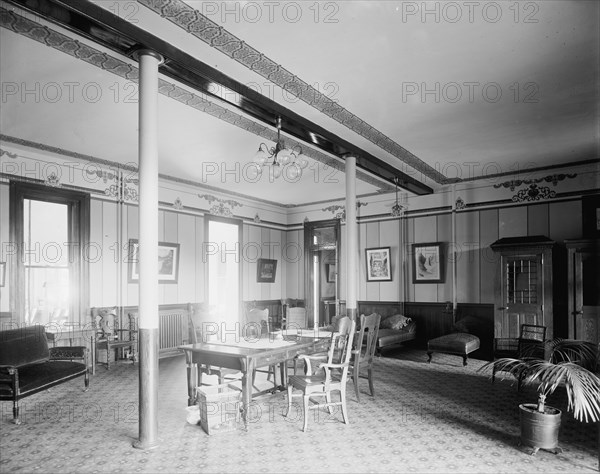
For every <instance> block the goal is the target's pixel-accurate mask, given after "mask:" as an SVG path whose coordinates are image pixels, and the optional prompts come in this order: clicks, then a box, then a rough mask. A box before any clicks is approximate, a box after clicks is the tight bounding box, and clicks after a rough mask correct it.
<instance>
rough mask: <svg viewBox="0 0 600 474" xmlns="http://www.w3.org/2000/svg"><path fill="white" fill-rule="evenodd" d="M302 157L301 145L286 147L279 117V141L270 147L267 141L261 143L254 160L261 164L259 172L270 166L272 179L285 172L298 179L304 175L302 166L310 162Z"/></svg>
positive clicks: (289, 178) (286, 175)
mask: <svg viewBox="0 0 600 474" xmlns="http://www.w3.org/2000/svg"><path fill="white" fill-rule="evenodd" d="M301 157H303V155H302V147H301V146H300V145H294V146H293V147H292V148H286V146H285V142H284V141H283V138H281V117H277V142H276V143H275V146H274V147H270V148H269V147H268V146H267V145H266V144H265V143H261V144H260V146H259V147H258V151H257V152H256V154H255V155H254V162H255V163H256V164H258V165H259V166H258V173H259V174H260V173H262V168H263V167H268V168H269V177H270V178H271V179H277V178H279V177H280V176H281V175H282V173H284V172H285V175H284V178H286V179H287V180H297V179H298V178H300V177H301V176H302V168H304V167H305V166H306V165H307V164H308V162H307V161H306V160H303V159H301Z"/></svg>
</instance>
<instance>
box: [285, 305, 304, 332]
mask: <svg viewBox="0 0 600 474" xmlns="http://www.w3.org/2000/svg"><path fill="white" fill-rule="evenodd" d="M307 327H308V325H307V322H306V308H301V307H299V306H297V307H295V308H288V309H287V314H286V322H285V329H286V330H288V331H294V330H297V329H306V328H307Z"/></svg>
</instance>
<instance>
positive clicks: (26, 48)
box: [0, 0, 599, 205]
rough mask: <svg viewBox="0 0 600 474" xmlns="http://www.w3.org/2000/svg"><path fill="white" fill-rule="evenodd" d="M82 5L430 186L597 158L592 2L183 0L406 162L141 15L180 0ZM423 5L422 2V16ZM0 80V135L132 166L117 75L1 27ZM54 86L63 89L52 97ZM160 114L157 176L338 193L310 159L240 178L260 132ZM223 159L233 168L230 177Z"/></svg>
mask: <svg viewBox="0 0 600 474" xmlns="http://www.w3.org/2000/svg"><path fill="white" fill-rule="evenodd" d="M94 3H97V4H98V5H100V6H102V7H103V8H105V9H106V11H107V12H108V11H111V12H113V13H115V12H116V13H119V15H120V16H121V17H123V18H126V19H128V20H130V21H132V22H133V23H134V24H135V25H136V26H139V27H141V28H143V29H146V30H148V31H150V32H151V33H152V34H154V35H156V36H159V37H161V38H163V39H164V40H166V41H168V42H169V43H170V44H172V45H173V46H175V47H177V48H179V49H181V50H182V51H185V52H187V53H189V54H191V55H193V56H194V57H196V58H197V59H199V60H200V61H202V62H205V63H206V64H208V65H209V66H211V67H214V68H216V69H218V70H219V71H220V72H222V73H224V74H226V75H227V76H229V77H231V78H233V79H235V80H237V81H239V82H240V83H242V84H244V85H246V86H249V87H252V88H254V89H255V90H258V91H259V92H261V93H262V94H264V95H266V96H268V97H269V98H271V99H272V100H274V101H276V102H277V103H278V104H280V105H283V106H284V107H286V108H288V109H290V110H291V111H293V112H295V113H297V114H300V115H302V116H303V117H306V118H307V119H308V120H310V121H312V122H314V123H315V124H317V125H319V126H321V127H323V128H325V129H327V130H329V131H330V132H331V133H333V134H335V135H337V136H339V137H341V138H342V139H344V140H346V141H348V142H350V143H352V144H353V145H355V146H357V147H360V148H362V149H364V150H365V151H367V152H369V153H371V154H372V155H374V156H376V157H377V158H379V159H381V160H383V161H385V162H386V163H389V164H391V165H393V166H395V167H397V168H398V169H400V170H401V171H404V172H406V173H407V174H409V175H410V176H413V177H415V178H417V179H419V180H420V181H422V182H424V183H425V184H427V185H428V186H430V187H432V188H434V189H437V188H439V187H440V186H441V185H442V184H444V183H443V182H436V181H435V180H434V179H432V177H431V176H432V175H428V173H423V172H422V171H423V170H434V171H437V172H440V173H442V174H443V175H444V176H445V177H446V178H461V179H467V178H471V177H473V175H475V176H477V177H480V176H482V175H488V174H491V173H497V172H508V171H517V170H520V169H526V168H532V167H552V166H555V165H559V164H564V163H575V162H578V161H583V160H590V159H597V158H598V135H599V131H598V130H599V128H598V126H599V114H598V104H599V92H598V90H599V89H598V88H599V86H598V84H599V80H598V79H599V66H598V62H599V61H598V60H599V2H596V1H573V0H569V1H544V2H518V3H517V2H450V3H447V2H446V3H444V2H400V1H348V2H200V1H188V2H186V3H187V4H188V5H189V6H191V7H192V8H194V9H196V10H198V11H199V12H204V13H205V17H206V18H208V19H209V20H212V21H213V22H215V23H217V24H219V25H220V26H222V27H223V28H224V29H225V30H227V31H228V32H229V33H231V34H233V35H235V36H236V37H237V38H239V39H241V40H243V41H244V42H245V43H246V44H247V45H249V46H250V47H252V48H254V49H255V50H258V51H260V52H261V53H262V54H264V55H265V56H266V57H267V58H269V59H270V60H271V61H273V62H274V63H277V64H279V65H281V66H282V67H284V68H285V69H287V70H288V71H290V72H291V73H292V74H294V75H295V76H297V77H298V78H299V79H301V80H303V81H305V82H306V83H308V84H310V85H312V86H313V87H314V88H315V89H316V90H317V91H318V92H320V93H321V94H323V95H324V96H326V97H329V98H331V99H334V100H335V101H336V102H337V104H339V105H340V106H342V107H343V108H345V109H346V110H348V111H349V112H351V113H353V114H355V115H356V116H357V117H359V118H360V119H361V120H362V121H364V122H366V124H368V125H370V126H372V127H374V128H375V129H376V130H378V131H379V132H381V133H382V134H383V135H385V136H387V137H389V138H390V139H391V140H392V141H393V142H395V144H396V145H399V146H400V147H402V148H404V149H405V150H408V151H409V152H410V153H412V154H413V155H415V156H416V157H417V158H418V160H420V162H423V163H422V164H419V166H421V169H420V171H416V170H415V169H414V168H413V167H410V166H408V165H407V164H406V163H404V162H403V161H402V160H401V158H402V156H398V154H396V155H397V156H394V154H395V153H393V152H390V151H389V149H388V150H387V151H386V149H384V148H383V147H382V143H381V141H375V142H373V141H370V140H369V139H367V138H365V137H364V136H361V135H360V134H359V133H357V132H356V131H353V130H351V129H350V128H348V127H347V126H345V125H344V124H343V123H341V122H340V121H338V120H335V119H334V118H331V117H329V116H327V115H326V114H324V113H323V112H321V111H319V110H317V108H315V107H313V106H312V105H309V104H307V103H305V102H303V101H301V100H299V99H298V98H296V97H294V96H293V95H291V94H289V93H283V92H282V90H281V88H279V87H277V86H275V85H274V84H273V83H271V82H270V81H268V80H267V79H266V78H264V77H262V76H260V75H259V74H257V73H256V72H254V71H252V70H250V69H249V68H248V67H246V66H245V65H243V64H241V63H240V62H237V61H236V60H234V59H232V58H231V57H229V56H228V55H226V54H224V53H223V52H221V51H219V50H218V49H217V48H215V47H213V46H211V45H209V44H207V43H206V42H204V41H202V40H201V39H200V38H198V37H197V36H194V35H192V34H190V33H188V32H187V31H185V30H184V29H183V28H182V27H181V25H178V24H177V22H176V21H175V20H177V18H168V15H167V16H166V17H163V16H161V15H159V14H158V13H157V12H156V11H155V10H156V9H157V8H158V6H164V5H163V4H167V3H168V4H171V5H175V6H177V4H180V2H179V0H172V1H171V2H166V1H164V2H163V1H161V0H156V1H154V2H150V1H142V2H139V3H133V2H130V1H123V2H115V1H110V2H109V1H97V2H94ZM115 5H119V8H117V7H115ZM148 5H150V6H151V5H154V7H155V9H154V10H153V9H151V8H149V7H148ZM269 5H271V6H270V7H269ZM469 5H471V7H470V8H472V10H471V11H470V10H469ZM2 6H3V7H4V8H6V9H8V10H14V9H15V8H14V6H13V5H10V4H3V5H2ZM179 6H181V5H179ZM226 8H227V10H225V9H226ZM269 8H271V10H269ZM422 8H427V9H428V11H429V12H430V13H428V14H426V15H425V16H422V15H423V13H424V10H422ZM415 9H417V10H415ZM436 9H437V10H436ZM165 11H166V10H163V12H165ZM225 11H227V12H229V13H228V14H226V15H225V16H224V17H223V12H225ZM436 11H437V17H436ZM317 13H318V17H317V16H316V15H317ZM413 13H414V14H413ZM459 13H460V14H461V15H462V16H461V18H460V20H458V21H455V20H456V19H457V15H458V14H459ZM259 14H260V15H261V18H260V20H258V21H254V20H255V19H256V18H257V17H258V15H259ZM270 14H271V15H272V18H269V15H270ZM470 14H472V17H469V15H470ZM298 15H301V17H300V18H299V19H298V20H297V21H295V18H296V17H297V16H298ZM498 15H501V17H499V18H498ZM517 15H518V18H517V17H516V16H517ZM51 27H52V28H53V29H56V30H58V31H62V32H63V33H66V30H63V29H61V28H60V27H58V26H56V25H51ZM68 34H69V35H70V36H73V33H71V32H69V33H68ZM80 40H81V41H82V42H86V41H87V40H85V39H80ZM96 47H97V48H98V49H102V48H101V47H99V46H96ZM107 51H108V50H107ZM111 54H112V55H115V56H117V57H119V58H120V59H125V60H126V61H127V62H129V63H131V64H134V65H135V62H133V61H132V60H129V59H128V58H125V57H122V56H118V55H116V53H114V52H111ZM0 79H1V81H2V83H3V91H4V92H5V94H4V96H3V97H2V104H1V111H0V132H1V133H2V134H3V135H5V136H8V137H15V138H18V139H23V140H30V141H33V142H36V143H41V144H44V145H48V146H53V147H58V148H61V149H64V150H68V151H72V152H76V153H82V154H86V155H91V156H94V157H97V158H100V159H104V160H109V161H113V162H118V163H135V162H137V86H136V85H135V84H134V83H132V82H131V81H127V80H125V79H123V78H121V77H118V76H116V75H114V74H112V73H110V72H107V71H105V70H103V69H101V68H99V67H96V66H93V65H90V64H87V63H85V62H84V61H81V60H79V59H76V58H73V57H72V56H70V55H68V54H65V53H64V52H61V51H59V50H57V49H54V48H52V47H48V46H46V45H45V44H42V43H39V42H36V41H34V40H32V39H30V38H27V37H24V36H22V35H19V34H17V33H15V32H14V31H10V30H9V29H7V28H0ZM167 79H168V78H167ZM168 81H169V82H174V81H173V80H172V79H168ZM72 82H77V85H76V86H73V87H74V89H73V90H74V95H73V99H72V100H70V98H69V97H68V88H67V86H65V84H69V83H72ZM8 83H12V84H17V85H18V88H19V92H22V91H23V90H24V89H25V87H29V88H32V87H36V86H35V84H40V86H38V87H40V93H39V94H38V97H40V98H41V100H34V98H35V94H29V95H27V94H25V96H23V95H21V94H19V93H17V94H14V95H9V94H6V88H5V87H4V85H6V84H8ZM53 84H58V85H59V86H58V89H57V88H56V87H54V86H53ZM94 84H97V85H98V87H96V86H94ZM53 87H54V89H53ZM436 88H437V92H436ZM84 89H85V93H87V97H86V96H85V94H84ZM57 91H60V93H61V94H62V95H61V97H60V99H58V100H55V97H56V94H57ZM98 91H100V92H101V97H100V98H99V99H98V100H95V95H96V93H97V92H98ZM427 91H429V93H427ZM498 92H500V93H501V96H500V97H497V94H498ZM422 93H424V94H422ZM471 93H472V96H471ZM458 94H460V95H458ZM221 105H222V106H224V107H225V108H227V109H229V110H234V111H236V113H238V114H241V115H243V113H241V112H239V110H237V109H235V108H233V107H231V106H230V105H227V104H221ZM159 110H160V121H159V157H160V172H161V173H163V174H165V175H169V176H173V177H176V178H180V179H186V180H191V181H195V182H198V183H201V184H205V185H208V186H211V187H214V188H225V189H227V190H230V191H234V192H236V193H241V194H243V195H246V196H252V197H254V198H257V199H261V200H267V201H271V202H274V203H278V204H283V205H298V204H304V203H310V202H316V201H322V200H333V199H341V198H343V196H344V192H345V191H344V175H343V173H342V172H341V171H339V170H334V169H331V168H329V167H325V168H324V167H323V165H322V164H319V163H318V162H316V161H313V160H310V162H309V163H310V164H309V167H308V168H307V169H306V170H305V173H304V175H303V178H302V180H301V181H300V182H298V183H290V182H285V181H283V180H278V181H277V182H269V179H268V178H267V176H266V175H263V176H262V177H261V179H260V180H259V182H258V183H257V182H249V180H248V179H245V178H248V176H246V175H245V174H244V172H243V170H244V169H247V168H244V166H245V165H246V164H247V163H248V162H250V161H251V159H252V157H253V154H254V152H255V150H256V149H257V148H258V145H259V144H260V143H261V142H265V141H266V140H265V139H264V138H261V137H259V136H256V135H254V134H253V133H251V132H249V131H247V130H244V129H242V128H239V127H237V126H234V125H231V124H229V123H226V122H224V121H222V120H220V119H218V118H215V117H214V116H212V115H209V114H206V113H204V112H201V111H199V110H196V109H194V108H192V107H189V106H187V105H184V104H182V103H181V102H179V101H177V100H174V99H172V98H169V97H167V96H165V95H160V97H159ZM270 128H271V129H272V127H270ZM268 144H269V146H271V145H272V144H273V142H268ZM304 146H306V145H304ZM336 161H338V162H340V163H342V162H341V161H339V160H336ZM236 162H237V163H239V165H238V168H237V170H238V171H237V172H236V171H233V172H231V170H236V168H235V163H236ZM318 165H319V166H318ZM226 170H229V171H230V172H229V173H226V172H225V171H226ZM433 176H435V174H434V175H433ZM361 177H362V176H361ZM438 181H439V180H438ZM379 189H380V186H378V185H377V181H373V180H372V179H366V180H365V179H360V180H359V183H358V193H359V194H362V195H364V194H369V193H374V192H377V191H378V190H379ZM388 189H389V188H388Z"/></svg>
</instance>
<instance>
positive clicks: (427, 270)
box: [412, 242, 444, 283]
mask: <svg viewBox="0 0 600 474" xmlns="http://www.w3.org/2000/svg"><path fill="white" fill-rule="evenodd" d="M412 249H413V283H443V282H444V265H443V263H444V259H443V255H442V243H441V242H431V243H426V244H413V246H412Z"/></svg>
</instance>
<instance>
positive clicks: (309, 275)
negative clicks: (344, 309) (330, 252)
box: [304, 219, 342, 327]
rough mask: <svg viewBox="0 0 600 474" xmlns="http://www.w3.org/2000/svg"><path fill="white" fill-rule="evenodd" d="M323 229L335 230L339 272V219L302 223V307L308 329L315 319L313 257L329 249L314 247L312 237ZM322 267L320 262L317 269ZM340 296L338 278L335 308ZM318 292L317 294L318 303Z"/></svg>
mask: <svg viewBox="0 0 600 474" xmlns="http://www.w3.org/2000/svg"><path fill="white" fill-rule="evenodd" d="M325 227H333V228H334V229H335V234H336V239H335V240H336V243H335V250H336V252H335V254H336V258H335V265H336V270H337V271H338V275H339V270H340V263H341V258H340V256H341V245H342V241H341V223H340V220H339V219H329V220H323V221H315V222H305V223H304V288H305V295H304V306H305V307H306V313H307V316H308V323H307V324H308V327H312V326H313V324H314V319H315V308H314V305H313V300H314V296H315V295H314V294H313V285H314V280H315V275H314V273H313V256H314V254H315V253H316V252H320V251H321V250H327V249H331V247H329V246H318V245H317V246H314V245H313V244H312V237H313V235H314V231H315V230H316V229H322V228H325ZM321 265H323V262H320V265H319V269H320V268H321ZM339 296H340V278H339V276H338V278H336V282H335V299H336V308H337V307H338V301H339ZM320 299H321V298H320V292H319V301H320Z"/></svg>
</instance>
